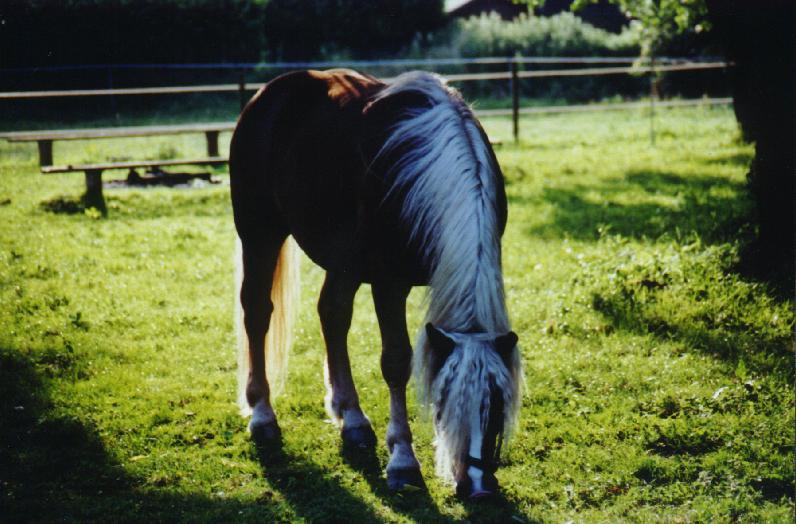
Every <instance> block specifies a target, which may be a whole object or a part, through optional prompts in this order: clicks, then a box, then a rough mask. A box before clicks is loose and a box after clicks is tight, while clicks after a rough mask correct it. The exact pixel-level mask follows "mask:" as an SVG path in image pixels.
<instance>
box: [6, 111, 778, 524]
mask: <svg viewBox="0 0 796 524" xmlns="http://www.w3.org/2000/svg"><path fill="white" fill-rule="evenodd" d="M648 125H649V123H648V120H647V118H646V116H645V114H644V113H643V112H636V111H632V112H631V111H628V112H614V113H605V114H600V115H566V116H549V117H539V118H533V119H525V120H524V121H523V129H522V136H523V141H522V143H521V144H520V145H513V144H512V143H511V142H510V122H509V121H508V120H503V119H494V120H487V121H485V126H486V128H487V130H488V132H489V133H490V134H491V135H492V136H493V137H497V138H502V139H503V140H504V141H505V144H504V145H503V146H502V147H500V148H499V149H498V157H499V160H500V162H501V164H502V166H503V170H504V173H505V175H506V183H507V192H508V196H509V206H510V207H509V225H508V229H507V231H506V235H505V237H504V244H503V246H504V266H505V277H506V289H507V295H508V303H509V311H510V313H511V317H512V319H513V325H514V329H515V331H516V332H517V333H518V334H519V336H520V340H521V344H522V354H523V359H524V365H525V372H526V383H527V384H526V391H525V395H524V400H523V406H522V413H521V422H520V426H519V428H518V431H517V433H516V435H515V437H514V439H513V440H512V441H511V443H510V445H509V446H508V450H507V451H506V453H505V455H504V466H503V468H501V469H500V470H499V472H498V478H499V480H500V481H501V484H502V486H503V493H502V496H501V497H499V498H497V499H496V500H493V501H491V502H487V503H478V504H473V503H462V502H460V501H458V500H457V499H455V498H454V496H453V491H452V489H451V488H450V487H449V486H446V485H444V484H442V483H440V481H438V480H437V479H436V478H435V477H434V476H433V448H432V443H431V442H432V431H431V427H430V424H429V423H428V422H427V421H426V420H424V418H423V416H422V415H421V413H419V411H418V409H417V406H416V405H415V404H414V403H413V402H412V404H411V406H410V411H411V413H412V421H411V423H412V427H413V430H414V434H415V447H416V450H417V454H418V457H419V459H420V461H421V463H422V465H423V470H424V475H425V479H426V482H427V484H428V487H429V489H428V492H427V493H426V492H411V491H410V492H402V493H398V494H392V493H390V492H388V491H387V489H386V483H385V480H384V478H383V468H384V466H385V464H386V458H387V456H386V450H385V449H384V446H383V445H380V446H379V448H378V449H377V450H376V453H375V455H372V456H367V455H366V456H359V457H358V456H345V455H343V454H342V453H341V450H340V441H339V436H338V430H337V429H336V428H335V427H334V426H333V425H331V424H330V423H328V422H327V420H326V419H327V416H326V414H325V413H324V410H323V395H324V387H323V371H322V370H323V358H324V356H323V355H324V351H323V346H322V341H321V337H320V328H319V323H318V320H317V315H316V314H315V301H316V298H317V295H318V291H319V289H320V283H321V279H322V276H323V274H322V271H320V270H319V269H318V268H317V267H314V266H313V265H312V264H311V263H309V262H308V261H307V260H304V261H303V266H302V271H303V282H304V287H303V294H302V306H301V309H300V311H301V312H300V318H299V324H298V332H297V340H296V344H295V346H294V348H293V351H292V356H291V369H290V374H289V378H288V384H287V387H286V391H285V393H284V394H283V395H282V396H281V397H279V398H278V399H277V400H276V403H275V407H276V410H277V413H278V415H279V417H280V423H281V425H282V428H283V431H284V450H283V454H282V456H279V457H275V458H271V459H269V460H261V457H260V456H259V455H258V454H257V452H256V451H255V450H254V448H253V446H252V445H251V444H250V441H249V439H248V435H247V432H246V430H245V421H244V420H243V419H242V418H240V416H239V415H238V413H237V409H236V406H235V404H234V398H235V393H234V391H235V383H234V380H235V354H234V334H233V325H232V309H233V295H234V291H233V276H232V268H233V264H232V252H233V241H234V230H233V227H232V221H231V208H230V204H229V194H228V193H229V191H228V187H227V186H226V185H219V186H209V187H202V188H194V189H187V190H171V189H150V190H130V189H108V190H106V195H107V197H108V204H109V216H108V217H107V218H100V217H99V215H98V214H97V213H95V212H92V211H91V210H89V211H86V212H82V211H81V210H79V209H77V211H80V212H77V213H67V212H65V211H69V210H72V211H74V210H75V209H74V208H75V206H74V205H72V203H73V201H74V199H75V198H76V197H77V196H79V195H80V193H81V191H82V187H83V180H82V176H81V175H79V174H76V175H57V176H42V175H39V174H38V169H37V164H36V156H35V145H29V144H28V145H26V144H22V145H9V144H7V143H0V445H1V447H0V520H2V521H3V522H20V521H65V522H73V521H75V522H76V521H80V522H84V521H100V520H102V521H108V520H113V521H119V522H122V521H136V522H139V521H170V522H171V521H190V522H203V521H226V522H234V521H252V522H279V521H319V522H350V523H355V522H356V523H359V522H411V521H417V522H438V521H440V522H441V521H465V520H467V521H476V522H565V521H573V522H615V521H630V522H706V521H711V522H732V521H743V522H763V521H765V522H792V521H793V518H794V498H793V497H794V494H793V489H794V390H793V383H794V366H793V349H792V341H791V333H792V330H793V326H794V314H793V303H792V301H791V300H790V299H785V298H782V297H781V295H777V294H776V293H774V292H773V291H772V290H771V289H769V288H768V287H767V286H766V285H765V284H762V283H758V282H753V281H749V280H746V279H745V278H743V277H741V276H739V274H738V273H737V272H736V271H735V267H736V263H737V255H738V252H739V249H740V247H741V246H742V242H743V241H744V240H745V239H748V238H749V235H750V234H751V232H752V229H751V226H750V224H749V218H748V217H749V212H750V202H749V200H748V198H747V196H746V192H745V185H744V184H745V180H744V175H745V172H746V168H747V165H748V163H749V161H750V159H751V154H752V149H751V148H750V146H748V145H745V144H743V143H742V142H741V141H740V139H739V138H738V136H739V133H738V131H737V128H736V124H735V121H734V117H733V114H732V111H731V110H729V109H726V108H722V109H708V108H689V109H681V110H665V111H660V112H659V113H658V115H657V119H656V127H657V140H656V144H655V145H654V146H652V145H650V142H649V137H648ZM203 149H204V138H203V137H201V136H197V137H171V138H167V139H154V138H148V139H126V140H109V141H93V142H84V143H81V142H73V143H66V142H64V143H56V145H55V158H56V161H57V162H66V161H81V160H102V159H104V158H106V157H117V158H118V157H125V156H128V157H134V158H143V157H147V156H150V157H159V156H160V157H162V156H169V155H176V154H178V153H179V154H186V155H189V154H201V153H202V151H203ZM106 178H112V177H108V176H107V175H106ZM221 178H222V180H226V178H225V177H224V176H221ZM59 211H60V212H59ZM422 300H423V290H422V289H417V290H415V291H414V292H413V294H412V296H411V304H412V305H411V307H410V308H409V309H410V312H411V313H410V319H409V321H410V329H411V330H412V332H414V330H416V329H417V328H418V327H419V325H420V323H421V321H422V312H423V309H422ZM349 341H350V346H351V349H350V351H351V354H352V360H353V365H354V376H355V379H356V380H357V383H358V386H359V392H360V396H361V399H362V403H363V407H364V409H365V411H366V412H367V413H368V415H369V416H370V417H371V419H372V421H373V423H374V426H375V429H376V432H377V433H378V434H379V435H380V437H383V434H384V431H385V429H386V423H387V414H388V406H387V402H386V397H387V388H386V386H385V384H384V382H383V380H382V378H381V374H380V371H379V350H378V348H379V345H380V344H379V339H378V331H377V326H376V321H375V316H374V314H373V312H372V304H371V300H370V297H369V289H367V287H363V288H362V289H361V291H360V293H359V296H358V298H357V307H356V312H355V317H354V324H353V327H352V330H351V333H350V336H349ZM410 387H411V384H410Z"/></svg>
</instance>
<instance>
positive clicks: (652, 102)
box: [650, 55, 658, 146]
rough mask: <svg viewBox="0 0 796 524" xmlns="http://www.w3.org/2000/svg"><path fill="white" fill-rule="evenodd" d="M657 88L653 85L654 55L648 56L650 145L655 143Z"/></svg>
mask: <svg viewBox="0 0 796 524" xmlns="http://www.w3.org/2000/svg"><path fill="white" fill-rule="evenodd" d="M657 92H658V89H657V87H656V85H655V55H651V56H650V145H651V146H654V145H655V95H656V94H657Z"/></svg>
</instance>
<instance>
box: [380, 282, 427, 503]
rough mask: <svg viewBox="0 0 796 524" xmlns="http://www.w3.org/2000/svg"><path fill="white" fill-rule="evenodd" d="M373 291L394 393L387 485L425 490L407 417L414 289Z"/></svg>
mask: <svg viewBox="0 0 796 524" xmlns="http://www.w3.org/2000/svg"><path fill="white" fill-rule="evenodd" d="M372 288H373V303H374V305H375V306H376V316H377V317H378V319H379V329H380V330H381V345H382V353H381V373H382V375H383V376H384V380H385V381H386V382H387V386H388V388H389V390H390V423H389V425H388V426H387V448H388V449H389V451H390V461H389V463H388V464H387V485H388V486H389V487H390V489H401V488H403V487H404V486H406V485H407V484H411V485H414V486H417V487H424V482H423V476H422V475H421V474H420V463H419V462H418V461H417V458H416V457H415V452H414V450H413V449H412V432H411V430H410V429H409V420H408V416H407V413H406V384H407V382H409V375H410V366H411V361H412V347H411V345H410V343H409V335H408V333H407V332H406V297H407V296H408V295H409V291H410V290H411V286H409V285H401V284H396V283H393V282H390V283H384V282H381V283H374V284H373V286H372Z"/></svg>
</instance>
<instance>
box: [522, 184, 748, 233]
mask: <svg viewBox="0 0 796 524" xmlns="http://www.w3.org/2000/svg"><path fill="white" fill-rule="evenodd" d="M595 194H596V195H599V197H598V198H595V197H594V195H595ZM638 194H641V195H644V196H646V197H647V198H643V199H642V200H646V201H642V202H638V203H628V202H626V201H623V199H622V197H623V196H628V197H630V196H632V195H638ZM542 199H543V200H544V201H546V202H547V203H549V204H552V205H553V208H554V209H553V219H552V221H551V222H548V223H546V224H542V225H540V226H536V227H534V228H532V229H531V230H530V231H529V234H531V235H533V236H542V237H547V238H560V237H561V236H569V237H571V238H576V239H580V240H596V239H597V238H599V236H600V231H601V230H602V231H605V232H608V233H611V234H619V235H622V236H626V237H633V238H657V237H660V236H661V235H664V234H678V235H681V236H690V235H692V234H696V235H698V236H699V237H700V239H701V240H702V241H703V242H704V243H707V244H710V243H715V242H721V241H726V240H728V239H731V238H737V237H738V235H739V232H740V233H741V234H744V232H745V231H746V230H748V227H749V226H748V217H749V213H750V209H751V202H750V200H749V199H748V198H747V196H746V193H745V190H744V185H743V184H742V183H738V182H732V181H729V180H727V179H725V178H720V177H711V176H688V177H685V176H681V175H678V174H674V173H668V172H659V171H633V172H629V173H627V174H626V175H625V176H624V178H622V179H611V180H606V181H604V182H601V183H597V184H591V185H586V184H579V185H577V186H574V187H567V188H545V189H544V190H543V194H542ZM651 200H652V201H651ZM662 200H666V201H667V203H666V204H664V203H662ZM515 201H516V199H515Z"/></svg>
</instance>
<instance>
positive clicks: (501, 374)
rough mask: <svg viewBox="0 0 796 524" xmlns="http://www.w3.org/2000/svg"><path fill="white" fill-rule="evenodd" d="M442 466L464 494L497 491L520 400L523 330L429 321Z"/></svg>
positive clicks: (431, 375)
mask: <svg viewBox="0 0 796 524" xmlns="http://www.w3.org/2000/svg"><path fill="white" fill-rule="evenodd" d="M426 337H427V342H428V347H429V348H430V353H429V355H428V356H429V360H428V365H429V368H430V369H429V370H428V372H429V375H428V379H429V389H430V391H429V392H428V393H429V396H430V398H429V400H431V403H432V406H433V414H434V424H435V429H436V442H435V443H436V448H437V453H436V454H437V456H436V459H437V460H436V462H437V469H438V473H439V474H440V475H442V476H444V477H447V478H452V479H453V480H454V481H455V482H456V493H457V494H458V495H459V496H461V497H481V496H485V495H489V494H491V493H494V492H495V491H497V488H498V485H497V479H496V478H495V474H494V473H495V470H496V469H497V467H498V461H499V458H500V447H501V443H502V441H503V436H504V433H505V431H506V430H507V429H508V426H510V425H511V423H512V422H513V420H514V417H515V415H516V411H517V407H518V404H519V392H518V389H519V384H518V383H519V381H520V368H519V356H518V352H517V349H516V346H517V335H515V334H514V333H513V332H509V333H506V334H502V335H495V334H485V333H448V332H445V331H443V330H441V329H438V328H435V327H434V326H432V325H431V324H427V325H426Z"/></svg>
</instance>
